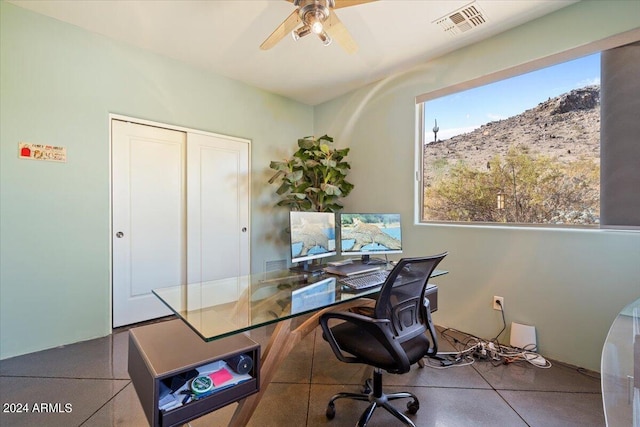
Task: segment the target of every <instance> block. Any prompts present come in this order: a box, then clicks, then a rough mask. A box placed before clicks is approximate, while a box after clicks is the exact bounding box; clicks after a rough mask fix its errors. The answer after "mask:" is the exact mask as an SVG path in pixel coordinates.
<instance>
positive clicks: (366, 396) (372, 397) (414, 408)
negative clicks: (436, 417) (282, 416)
mask: <svg viewBox="0 0 640 427" xmlns="http://www.w3.org/2000/svg"><path fill="white" fill-rule="evenodd" d="M338 399H353V400H361V401H364V402H370V404H369V406H368V407H367V409H366V410H365V411H364V412H363V413H362V416H361V417H360V420H359V421H358V426H359V427H364V426H366V425H367V423H368V422H369V420H370V419H371V416H372V415H373V412H374V411H375V410H376V409H377V408H378V407H382V408H384V409H386V410H387V411H388V412H389V413H390V414H391V415H393V416H394V417H396V418H397V419H399V420H400V421H402V422H403V423H404V424H405V425H408V426H411V427H415V424H414V423H413V422H412V421H411V420H410V419H409V418H407V416H406V415H404V414H403V413H402V412H400V411H398V410H397V409H396V408H394V407H393V406H391V405H390V404H389V401H391V400H396V399H412V400H411V401H410V402H408V403H407V411H408V412H409V413H410V414H412V415H413V414H415V413H416V412H418V409H420V402H419V401H418V397H417V396H416V395H415V394H413V393H409V392H398V393H390V394H386V393H384V392H383V391H382V370H381V369H379V368H375V369H374V371H373V385H372V384H371V379H368V380H367V381H366V382H365V384H364V387H363V390H362V393H337V394H335V395H334V396H333V397H331V400H329V404H328V405H327V412H326V415H327V418H328V419H330V420H332V419H333V418H334V417H335V416H336V405H335V403H334V402H335V401H336V400H338Z"/></svg>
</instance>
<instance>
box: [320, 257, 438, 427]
mask: <svg viewBox="0 0 640 427" xmlns="http://www.w3.org/2000/svg"><path fill="white" fill-rule="evenodd" d="M446 255H447V254H446V253H443V254H440V255H435V256H430V257H421V258H403V259H401V260H400V261H399V262H398V264H397V265H396V266H395V267H394V268H393V270H391V272H390V273H389V276H388V278H387V280H386V282H385V283H384V284H383V285H382V287H381V289H380V294H379V296H378V300H377V302H376V304H375V307H374V309H373V315H372V316H370V317H369V316H364V315H362V314H358V313H354V312H328V313H324V314H323V315H322V316H321V317H320V326H321V327H322V331H323V337H324V339H325V340H327V341H328V342H329V344H330V345H331V349H332V350H333V352H334V353H335V355H336V357H337V358H338V359H339V360H340V361H342V362H345V363H363V364H367V365H370V366H373V367H374V372H373V382H372V380H371V379H368V380H367V381H366V383H365V385H364V388H363V393H338V394H336V395H334V396H333V397H332V398H331V400H330V401H329V404H328V406H327V412H326V415H327V418H328V419H333V417H334V416H335V404H334V402H335V401H336V400H337V399H341V398H349V399H355V400H362V401H368V402H370V405H369V407H368V408H367V409H366V410H365V411H364V413H363V414H362V416H361V417H360V420H359V421H358V426H359V427H364V426H365V425H366V424H367V422H368V421H369V420H370V419H371V416H372V415H373V412H374V411H375V409H376V408H377V407H378V406H382V407H383V408H384V409H386V410H387V411H389V412H390V413H391V414H393V415H394V416H395V417H396V418H398V419H399V420H400V421H402V422H403V423H404V424H406V425H409V426H413V427H415V425H414V424H413V422H412V421H411V420H410V419H409V418H408V417H407V416H406V415H404V414H403V413H401V412H399V411H398V410H397V409H396V408H394V407H393V406H391V405H390V404H389V401H391V400H395V399H401V398H411V399H412V400H411V401H410V402H408V403H407V410H408V412H409V414H415V413H416V412H418V409H419V408H420V403H419V401H418V398H417V397H416V395H415V394H413V393H408V392H403V393H390V394H385V393H383V392H382V370H385V371H387V372H390V373H393V374H404V373H406V372H409V369H410V367H411V365H413V364H415V363H416V362H418V361H420V360H421V359H422V358H423V357H424V356H433V355H435V354H436V353H437V351H438V345H437V339H436V331H435V327H434V325H433V322H432V321H431V311H430V309H429V300H428V299H427V297H426V295H425V291H426V289H427V282H428V280H429V277H430V276H431V273H432V272H433V270H434V269H435V268H436V266H437V265H438V263H440V261H442V259H443V258H444V257H445V256H446ZM337 321H343V322H337ZM330 324H331V326H330ZM427 331H428V332H429V334H428V335H429V336H427V334H426V332H427Z"/></svg>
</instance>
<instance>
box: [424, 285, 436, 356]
mask: <svg viewBox="0 0 640 427" xmlns="http://www.w3.org/2000/svg"><path fill="white" fill-rule="evenodd" d="M424 316H425V320H426V323H427V329H428V330H429V335H431V344H433V347H431V348H429V350H428V351H427V356H429V357H432V356H435V355H436V354H437V353H438V337H437V333H436V327H435V326H434V324H433V320H431V306H430V303H429V298H427V297H426V296H425V297H424Z"/></svg>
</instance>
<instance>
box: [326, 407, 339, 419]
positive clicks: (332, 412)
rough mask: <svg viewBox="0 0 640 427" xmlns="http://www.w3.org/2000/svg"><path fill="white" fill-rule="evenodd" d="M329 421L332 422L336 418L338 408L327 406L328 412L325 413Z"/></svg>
mask: <svg viewBox="0 0 640 427" xmlns="http://www.w3.org/2000/svg"><path fill="white" fill-rule="evenodd" d="M324 414H325V415H326V416H327V419H328V420H332V419H334V418H335V416H336V407H335V405H333V404H331V403H330V404H329V405H327V411H326V412H325V413H324Z"/></svg>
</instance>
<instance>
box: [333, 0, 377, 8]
mask: <svg viewBox="0 0 640 427" xmlns="http://www.w3.org/2000/svg"><path fill="white" fill-rule="evenodd" d="M373 1H376V0H336V5H335V7H334V9H340V8H341V7H350V6H357V5H359V4H364V3H371V2H373Z"/></svg>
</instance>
